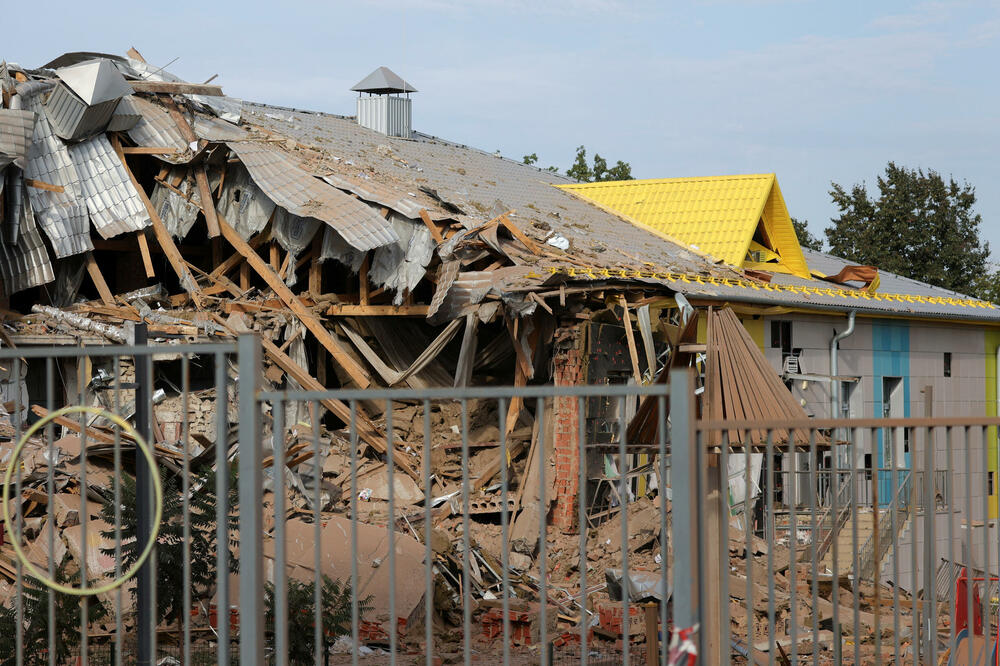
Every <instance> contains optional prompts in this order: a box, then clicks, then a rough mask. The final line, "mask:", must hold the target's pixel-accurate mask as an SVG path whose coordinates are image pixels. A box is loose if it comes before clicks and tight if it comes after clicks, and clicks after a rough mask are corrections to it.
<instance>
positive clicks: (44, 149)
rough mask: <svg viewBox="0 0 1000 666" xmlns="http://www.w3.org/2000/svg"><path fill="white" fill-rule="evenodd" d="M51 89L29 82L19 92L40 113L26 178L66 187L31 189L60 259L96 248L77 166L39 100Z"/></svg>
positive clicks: (34, 206)
mask: <svg viewBox="0 0 1000 666" xmlns="http://www.w3.org/2000/svg"><path fill="white" fill-rule="evenodd" d="M51 87H52V84H51V83H46V82H29V83H22V84H19V85H18V86H17V91H18V94H19V95H20V97H21V101H22V103H23V105H24V107H25V108H26V109H28V110H31V111H34V112H35V114H36V116H35V130H34V133H33V134H32V137H31V148H30V149H29V150H28V160H27V163H26V164H25V168H24V175H25V176H27V177H28V178H33V179H35V180H40V181H42V182H45V183H49V184H52V185H58V186H60V187H62V188H63V191H62V192H52V191H49V190H43V189H40V188H37V187H29V188H28V199H29V200H30V201H31V208H32V209H33V210H34V212H35V219H36V221H37V222H38V225H39V226H40V227H41V228H42V231H44V232H45V235H46V236H48V238H49V242H50V243H51V244H52V250H53V252H55V254H56V257H58V258H60V259H61V258H63V257H69V256H72V255H74V254H80V253H81V252H86V251H88V250H93V249H94V246H93V244H92V243H91V242H90V218H89V215H88V214H87V204H86V203H85V202H84V201H83V200H82V199H81V198H80V196H79V194H78V190H77V188H78V187H79V181H80V178H79V176H78V175H77V172H76V166H74V164H73V160H72V158H71V157H70V154H69V150H67V148H66V144H64V143H63V142H62V140H61V139H59V137H57V136H56V135H55V134H54V133H53V132H52V128H51V126H50V125H49V121H48V119H47V118H46V117H45V114H44V113H43V112H42V105H41V100H39V98H38V95H39V94H41V93H43V92H45V91H47V90H49V89H50V88H51Z"/></svg>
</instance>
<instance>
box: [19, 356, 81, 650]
mask: <svg viewBox="0 0 1000 666" xmlns="http://www.w3.org/2000/svg"><path fill="white" fill-rule="evenodd" d="M13 369H14V374H13V375H12V377H13V379H14V387H15V391H16V395H17V401H16V403H15V405H14V406H15V407H17V408H18V410H17V417H16V421H15V429H14V439H15V441H17V439H18V438H19V437H20V433H21V428H20V425H21V412H20V409H19V408H20V402H21V389H20V385H21V381H20V380H21V364H20V359H14V363H13ZM52 460H53V459H52V458H51V457H50V458H49V461H50V464H49V468H50V469H51V468H52V464H51V461H52ZM7 464H8V465H14V464H17V469H16V472H15V478H14V495H15V497H14V500H13V502H14V529H13V530H11V531H12V532H13V534H14V539H15V541H16V542H17V543H18V544H20V543H21V538H22V534H24V516H23V514H22V513H21V512H22V511H23V499H24V498H23V496H22V495H21V462H20V460H14V459H13V457H11V458H9V459H8V460H7ZM4 490H5V491H6V488H5V489H4ZM84 494H86V493H84ZM0 499H2V500H3V501H4V502H8V501H10V500H8V498H7V497H3V498H0ZM48 501H49V512H50V513H54V511H53V509H52V508H51V507H52V506H53V498H52V495H51V494H50V495H48ZM46 518H48V520H49V521H50V522H51V521H52V520H53V519H54V518H55V516H54V515H53V516H51V517H49V516H46ZM83 519H84V520H86V514H83ZM0 534H2V532H0ZM54 559H55V558H54V557H53V551H52V550H49V557H48V561H49V562H50V563H51V562H52V561H53V560H54ZM50 568H51V567H50ZM14 641H15V642H14V644H15V645H16V646H17V647H16V648H15V654H14V663H15V666H23V664H24V647H23V646H24V568H23V565H22V564H21V558H20V557H18V558H16V562H15V564H14ZM50 645H52V644H51V643H50Z"/></svg>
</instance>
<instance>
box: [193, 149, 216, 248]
mask: <svg viewBox="0 0 1000 666" xmlns="http://www.w3.org/2000/svg"><path fill="white" fill-rule="evenodd" d="M194 182H195V183H196V184H197V185H198V197H199V198H200V199H201V211H202V213H203V214H204V215H205V225H206V226H207V227H208V237H209V238H218V236H219V234H220V233H221V232H220V231H219V217H218V215H217V214H216V212H215V199H213V198H212V188H211V187H209V186H208V172H207V171H205V165H204V164H202V165H201V166H198V167H195V169H194Z"/></svg>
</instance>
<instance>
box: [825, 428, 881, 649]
mask: <svg viewBox="0 0 1000 666" xmlns="http://www.w3.org/2000/svg"><path fill="white" fill-rule="evenodd" d="M844 430H845V432H846V434H847V460H848V461H850V468H849V470H848V477H847V478H848V480H849V482H850V484H851V495H850V497H851V544H852V545H853V549H852V550H853V551H854V553H853V555H852V561H851V578H852V580H853V582H854V585H853V589H852V590H851V596H852V597H853V599H852V603H853V606H854V635H853V636H852V638H853V639H854V663H855V664H860V663H861V639H860V638H859V636H861V630H860V627H861V603H860V601H861V600H860V598H859V597H860V589H861V588H860V585H859V584H860V579H861V575H860V574H861V566H860V564H861V563H860V560H859V558H858V552H859V551H860V550H861V546H862V545H863V544H861V543H859V541H860V539H859V538H858V458H857V451H856V450H855V448H854V442H855V441H857V431H856V430H855V429H854V428H852V427H850V426H847V427H846V428H844ZM838 590H839V579H838ZM834 603H836V599H834ZM876 612H878V610H877V609H876Z"/></svg>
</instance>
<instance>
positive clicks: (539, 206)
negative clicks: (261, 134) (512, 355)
mask: <svg viewBox="0 0 1000 666" xmlns="http://www.w3.org/2000/svg"><path fill="white" fill-rule="evenodd" d="M243 116H244V121H245V122H247V123H249V124H250V125H251V126H253V125H257V126H261V127H263V128H265V129H267V130H269V131H273V132H277V133H279V134H282V135H284V136H288V137H293V138H295V139H296V140H297V141H298V142H299V143H301V144H304V145H306V146H309V147H310V148H315V149H317V150H321V151H323V152H324V154H325V155H327V156H328V157H329V159H328V160H327V162H325V166H326V167H327V168H328V169H329V172H328V173H329V174H331V175H336V176H340V177H344V178H348V179H353V180H359V179H360V178H361V177H362V176H361V175H360V174H364V176H363V177H364V178H365V180H366V182H367V180H368V179H370V180H371V182H372V183H375V184H377V185H378V186H380V187H384V188H386V189H388V190H393V191H395V193H396V196H395V199H396V200H399V199H402V198H410V199H412V200H413V201H416V202H425V203H424V204H423V205H424V206H425V207H427V208H428V209H429V210H430V209H432V208H436V207H437V204H436V203H435V202H434V201H433V200H432V199H431V198H430V197H428V196H426V195H425V194H424V193H423V192H422V191H421V189H420V187H421V186H422V185H423V186H426V187H428V188H431V189H433V190H435V191H437V192H438V194H439V195H440V196H442V197H443V198H444V199H445V200H447V201H451V202H454V203H455V204H456V205H458V206H459V207H460V208H461V209H462V210H463V211H465V212H466V214H464V215H462V214H457V215H454V216H453V217H455V219H457V220H459V221H461V222H462V223H463V224H465V225H466V226H468V227H474V226H477V225H479V224H482V223H483V222H485V221H486V220H489V219H490V218H491V217H493V215H491V214H490V213H492V212H493V211H494V210H496V209H497V208H498V207H502V208H503V210H501V211H500V212H504V211H506V210H510V209H516V211H517V212H516V213H515V214H514V215H512V217H511V220H512V221H513V222H514V223H515V224H517V226H518V227H519V228H520V229H521V231H523V232H524V233H525V234H526V235H527V236H529V237H530V238H532V239H534V240H537V241H539V242H541V243H543V244H544V242H545V241H546V240H547V239H548V238H550V237H551V236H552V235H554V234H561V235H562V236H565V237H566V238H567V239H569V240H570V242H571V247H570V249H569V251H567V252H566V255H567V256H572V257H573V259H574V260H577V261H585V262H588V263H592V264H593V265H595V266H599V267H601V268H608V269H618V268H621V269H635V268H637V267H639V266H644V267H646V268H647V269H649V268H654V267H655V268H654V269H655V270H661V271H662V270H671V271H678V272H703V273H705V274H708V275H718V276H735V275H736V272H735V271H734V270H732V269H730V268H728V267H725V266H721V265H715V264H713V263H712V262H710V261H708V260H707V259H705V258H704V257H703V256H701V255H699V254H697V253H695V252H692V251H691V250H689V249H688V248H687V247H684V246H681V245H679V244H677V243H672V242H670V241H669V240H666V239H665V238H664V237H662V236H658V235H656V234H654V233H652V232H650V231H649V230H647V229H644V228H642V227H637V226H633V225H629V224H623V223H622V220H621V218H620V217H618V216H617V215H613V214H611V213H609V212H607V211H604V210H601V209H600V208H598V207H596V206H594V205H592V204H589V203H587V202H585V201H583V200H582V199H580V198H578V197H576V196H572V195H570V194H569V193H568V192H564V191H562V190H559V189H557V188H554V187H552V186H551V185H553V184H559V185H562V184H569V183H571V182H572V181H570V180H569V179H567V178H565V177H563V176H560V175H559V174H555V173H550V172H548V171H546V170H544V169H538V168H535V167H533V166H527V165H524V164H521V163H520V162H516V161H514V160H509V159H503V158H498V157H495V156H494V155H493V154H492V153H485V152H483V151H481V150H477V149H474V148H470V147H468V146H463V145H459V144H455V143H450V142H448V141H444V140H442V139H439V138H435V137H429V136H427V135H424V134H421V133H419V132H414V133H413V135H412V137H411V140H405V139H397V138H393V137H387V136H384V135H382V134H378V133H377V132H374V131H372V130H369V129H366V128H364V127H361V126H359V125H358V124H357V122H355V120H354V119H353V118H348V117H344V116H334V115H330V114H322V113H310V112H305V111H298V110H294V109H286V108H279V107H273V106H266V105H254V104H250V103H247V104H246V105H245V107H244V114H243ZM386 203H388V202H384V203H383V205H385V204H386ZM401 212H403V211H401ZM404 214H405V213H404ZM543 247H545V249H546V251H549V252H552V253H553V254H562V252H561V251H560V250H557V249H556V248H554V247H551V246H544V245H543Z"/></svg>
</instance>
